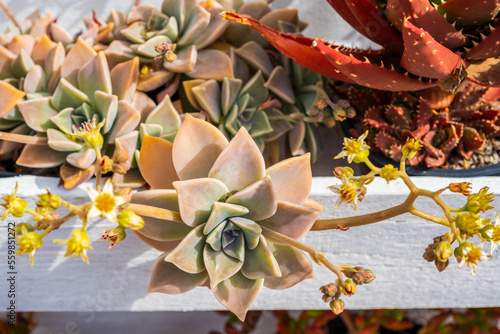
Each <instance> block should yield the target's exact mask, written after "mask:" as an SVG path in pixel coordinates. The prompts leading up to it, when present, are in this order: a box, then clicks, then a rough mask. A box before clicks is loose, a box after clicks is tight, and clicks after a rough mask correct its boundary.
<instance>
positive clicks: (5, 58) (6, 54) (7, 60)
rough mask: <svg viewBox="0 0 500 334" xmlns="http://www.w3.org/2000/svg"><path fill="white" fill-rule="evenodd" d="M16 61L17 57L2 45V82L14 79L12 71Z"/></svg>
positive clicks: (0, 63) (0, 59) (0, 61)
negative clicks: (12, 65) (13, 63)
mask: <svg viewBox="0 0 500 334" xmlns="http://www.w3.org/2000/svg"><path fill="white" fill-rule="evenodd" d="M15 59H16V55H15V54H14V53H13V52H11V51H10V50H8V49H7V48H5V47H4V46H2V45H0V80H4V79H7V78H12V77H14V73H13V72H12V69H11V64H12V62H13V61H14V60H15Z"/></svg>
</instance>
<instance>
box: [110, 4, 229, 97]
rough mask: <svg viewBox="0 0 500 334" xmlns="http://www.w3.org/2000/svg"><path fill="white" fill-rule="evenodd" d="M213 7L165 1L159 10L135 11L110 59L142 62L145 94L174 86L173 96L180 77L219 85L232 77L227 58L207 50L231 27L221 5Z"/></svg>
mask: <svg viewBox="0 0 500 334" xmlns="http://www.w3.org/2000/svg"><path fill="white" fill-rule="evenodd" d="M211 3H212V4H211V6H208V5H207V6H203V4H202V3H200V1H197V0H182V1H178V0H165V1H163V4H162V6H161V11H160V10H157V9H156V8H155V7H153V6H151V5H143V6H135V7H133V9H132V10H131V12H130V13H129V14H128V18H127V22H126V26H124V27H121V28H120V29H118V34H119V36H120V39H119V40H118V39H117V40H115V41H113V42H112V43H111V44H110V45H109V47H108V48H107V49H106V55H107V56H109V57H111V58H113V59H114V60H115V61H118V62H121V61H125V60H127V59H131V58H133V57H139V59H140V61H141V64H142V68H141V76H140V78H139V84H138V89H139V90H142V91H151V90H154V89H156V88H159V87H161V86H163V85H165V84H166V85H167V89H168V87H169V86H172V85H173V87H172V88H170V90H169V91H170V92H175V90H176V85H178V80H179V78H178V74H186V75H187V76H189V77H191V78H202V79H208V78H210V79H216V80H222V78H224V77H225V76H228V77H232V76H233V74H232V67H231V61H230V59H229V58H228V56H227V55H226V54H225V53H224V52H221V51H219V50H215V49H207V46H209V45H210V44H212V43H213V42H214V41H215V40H217V39H218V38H219V37H220V36H221V34H222V33H223V32H224V30H225V29H226V27H227V26H228V25H229V22H227V21H224V20H223V19H222V17H221V16H220V15H219V14H220V13H221V11H222V10H223V8H222V6H221V5H220V4H219V3H218V2H211ZM205 7H206V8H205ZM174 45H175V46H174ZM162 48H168V49H169V52H168V56H165V57H161V54H162V51H161V49H162ZM170 48H171V49H170ZM173 53H175V56H173V55H172V54H173Z"/></svg>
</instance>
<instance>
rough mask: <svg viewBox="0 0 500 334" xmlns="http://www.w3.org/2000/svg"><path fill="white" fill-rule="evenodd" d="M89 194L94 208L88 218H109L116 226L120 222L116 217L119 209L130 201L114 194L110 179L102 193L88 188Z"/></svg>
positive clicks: (90, 210) (91, 208) (89, 212)
mask: <svg viewBox="0 0 500 334" xmlns="http://www.w3.org/2000/svg"><path fill="white" fill-rule="evenodd" d="M87 192H88V194H89V197H90V199H91V200H92V206H91V207H90V209H89V211H88V213H87V218H88V219H91V218H95V217H102V218H108V219H109V220H110V221H112V222H113V223H115V224H116V223H117V222H118V219H117V217H116V215H117V214H118V208H119V207H120V206H121V205H123V204H125V203H127V202H128V199H127V198H126V197H124V196H116V195H115V194H114V192H113V184H112V183H111V179H108V180H107V181H106V183H104V187H103V188H102V190H101V191H97V190H95V189H92V188H88V189H87Z"/></svg>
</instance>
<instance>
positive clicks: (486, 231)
mask: <svg viewBox="0 0 500 334" xmlns="http://www.w3.org/2000/svg"><path fill="white" fill-rule="evenodd" d="M494 230H495V225H493V224H488V225H486V226H484V227H483V228H482V229H481V230H480V231H479V236H480V237H481V239H483V240H484V241H492V237H493V232H494Z"/></svg>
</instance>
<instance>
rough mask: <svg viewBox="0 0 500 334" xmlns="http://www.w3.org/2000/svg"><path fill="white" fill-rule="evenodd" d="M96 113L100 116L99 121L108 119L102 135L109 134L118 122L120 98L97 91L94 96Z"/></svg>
mask: <svg viewBox="0 0 500 334" xmlns="http://www.w3.org/2000/svg"><path fill="white" fill-rule="evenodd" d="M94 106H95V112H96V113H97V114H98V115H99V119H100V120H103V119H106V122H105V123H104V126H103V128H102V130H101V133H102V134H106V133H108V132H109V131H110V130H111V128H112V127H113V124H114V123H115V120H116V115H117V113H118V97H117V96H116V95H111V94H108V93H105V92H102V91H96V92H95V94H94Z"/></svg>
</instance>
